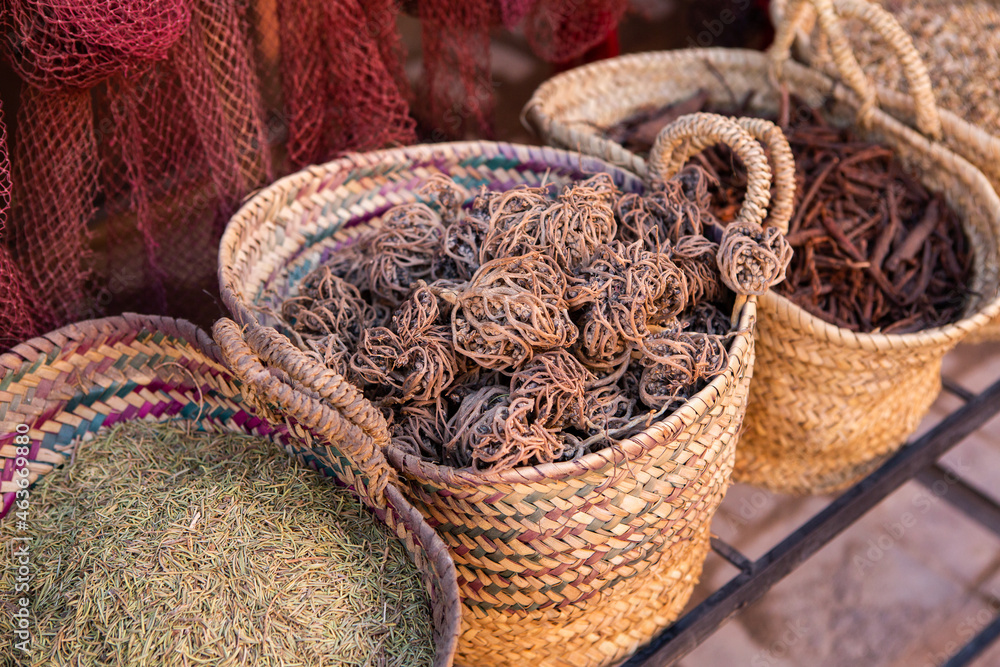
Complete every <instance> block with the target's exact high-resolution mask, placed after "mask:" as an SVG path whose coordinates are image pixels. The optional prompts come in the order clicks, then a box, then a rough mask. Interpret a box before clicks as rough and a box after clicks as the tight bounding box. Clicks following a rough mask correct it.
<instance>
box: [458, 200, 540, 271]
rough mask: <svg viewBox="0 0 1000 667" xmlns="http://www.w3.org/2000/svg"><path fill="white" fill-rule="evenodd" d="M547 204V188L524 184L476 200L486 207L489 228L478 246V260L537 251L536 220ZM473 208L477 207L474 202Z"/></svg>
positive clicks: (537, 232) (538, 233)
mask: <svg viewBox="0 0 1000 667" xmlns="http://www.w3.org/2000/svg"><path fill="white" fill-rule="evenodd" d="M551 204H552V198H551V197H550V196H549V191H548V189H546V188H529V187H527V186H521V187H517V188H514V189H513V190H508V191H507V192H504V193H503V194H501V195H499V196H493V197H489V198H488V199H485V201H484V203H480V204H479V207H485V209H486V213H487V215H488V217H487V219H488V220H489V227H488V229H487V231H486V237H485V238H484V239H483V243H482V245H481V246H480V247H479V263H480V264H486V263H487V262H488V261H490V260H491V259H494V258H499V257H515V256H517V255H523V254H525V253H529V252H532V251H537V250H541V249H542V248H541V242H540V240H539V239H540V238H541V231H540V229H539V222H540V220H541V216H542V213H544V212H545V211H546V210H548V208H549V206H550V205H551ZM473 210H474V211H475V210H479V209H478V208H477V205H476V204H473Z"/></svg>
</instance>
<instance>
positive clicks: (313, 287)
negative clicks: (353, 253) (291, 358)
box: [281, 265, 377, 346]
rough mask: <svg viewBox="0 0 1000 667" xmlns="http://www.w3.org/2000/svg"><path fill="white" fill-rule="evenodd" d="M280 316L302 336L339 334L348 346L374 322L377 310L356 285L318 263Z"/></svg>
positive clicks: (354, 343)
mask: <svg viewBox="0 0 1000 667" xmlns="http://www.w3.org/2000/svg"><path fill="white" fill-rule="evenodd" d="M281 315H282V317H283V318H284V319H285V321H287V322H288V323H290V324H291V325H292V328H293V329H294V330H295V331H297V332H299V333H300V334H302V337H303V339H306V340H308V339H311V338H317V337H320V338H322V337H326V336H330V335H331V334H335V335H336V336H338V337H339V338H340V339H341V340H343V342H344V343H345V344H346V345H348V346H354V345H356V344H357V342H358V339H359V338H360V337H361V332H362V331H364V330H365V329H367V328H369V327H371V326H373V325H374V323H375V319H376V317H377V313H376V312H375V309H374V308H372V307H371V306H370V305H369V304H368V303H367V302H366V301H365V300H364V299H363V298H362V297H361V292H360V291H358V288H357V287H355V286H354V285H351V284H350V283H348V282H346V281H345V280H343V279H342V278H340V277H338V276H336V275H335V274H334V273H333V272H332V271H331V269H330V267H329V266H326V265H321V266H319V267H317V268H316V269H314V270H313V271H311V272H310V273H309V275H307V276H306V277H305V279H304V280H303V283H302V287H301V295H300V296H297V297H293V298H290V299H287V300H286V301H285V303H284V304H282V306H281Z"/></svg>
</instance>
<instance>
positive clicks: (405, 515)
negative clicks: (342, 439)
mask: <svg viewBox="0 0 1000 667" xmlns="http://www.w3.org/2000/svg"><path fill="white" fill-rule="evenodd" d="M132 419H144V420H155V421H167V420H189V421H194V422H196V423H197V424H198V425H199V426H200V427H204V428H209V429H215V430H225V431H235V432H241V433H248V434H252V435H258V436H262V437H269V438H271V439H273V440H275V441H276V442H279V443H282V444H284V445H285V446H286V449H288V450H289V451H290V452H291V453H293V454H295V455H296V456H297V457H298V458H299V459H300V460H301V461H303V462H305V463H309V464H311V465H312V466H313V467H318V462H319V461H321V460H323V459H327V458H329V457H330V456H331V455H332V454H331V451H330V449H329V448H328V447H326V446H320V447H318V449H319V450H322V452H321V455H320V456H317V452H316V451H312V449H311V448H303V447H302V445H301V444H300V443H301V440H300V439H298V438H295V437H290V435H289V433H288V431H287V429H286V428H285V427H284V426H281V427H279V428H275V427H274V426H272V425H271V424H270V423H268V422H267V421H264V420H262V419H261V418H259V417H256V416H254V415H253V414H251V413H250V412H248V411H247V409H246V405H245V401H244V398H243V394H242V392H241V388H240V383H239V382H237V381H236V380H235V379H234V378H233V376H232V374H231V373H230V372H229V371H227V370H226V367H225V365H224V362H223V360H222V357H221V356H220V351H219V348H218V346H217V345H216V344H215V343H214V342H213V341H212V339H211V337H209V336H208V334H207V333H205V332H204V331H202V330H201V329H199V328H197V327H196V326H195V325H193V324H191V323H190V322H185V321H183V320H174V319H170V318H165V317H152V316H141V315H124V316H121V317H110V318H106V319H101V320H89V321H85V322H79V323H77V324H71V325H69V326H66V327H63V328H62V329H58V330H57V331H54V332H52V333H49V334H46V335H45V336H41V337H38V338H34V339H32V340H29V341H27V342H25V343H22V344H20V345H18V346H17V347H15V348H13V349H12V350H11V351H10V352H8V353H6V354H4V355H2V356H0V420H2V421H0V434H2V435H0V457H2V460H3V464H4V465H3V476H2V482H0V484H2V492H3V509H2V511H0V518H2V517H3V516H5V515H6V514H7V512H9V511H10V508H11V506H12V505H13V503H14V499H15V497H16V495H17V491H18V490H19V489H20V488H21V485H20V484H18V480H20V479H23V478H24V475H23V474H22V473H21V470H22V469H23V468H24V467H25V466H27V469H28V470H29V475H28V479H29V481H30V482H32V483H34V482H35V481H37V480H38V479H39V478H40V477H42V476H44V475H47V474H58V467H59V466H60V465H62V464H63V463H66V462H67V461H69V460H71V459H72V456H73V452H74V450H75V448H76V446H77V445H78V443H79V442H80V438H81V437H83V436H87V435H89V434H93V433H95V432H97V431H98V430H99V429H101V428H103V427H107V426H111V425H113V424H115V423H117V422H120V421H125V420H132ZM25 427H26V428H25ZM25 430H26V431H27V433H26V435H27V437H28V440H29V444H27V445H22V444H20V442H19V441H18V440H16V437H17V436H18V435H19V434H21V433H22V432H24V431H25ZM23 446H28V447H29V448H30V451H29V453H28V455H27V456H26V457H24V456H19V455H18V454H17V450H18V449H19V448H20V447H23ZM339 455H340V456H344V454H343V453H340V454H339ZM373 458H375V459H380V460H382V461H383V463H382V464H381V465H382V466H383V467H384V459H381V455H379V456H378V457H373ZM377 464H378V460H372V461H363V462H360V463H357V462H354V461H349V459H346V458H345V459H344V462H343V465H344V467H346V468H350V467H352V466H356V471H357V472H356V475H355V478H354V479H353V480H351V479H347V478H341V479H342V481H348V483H351V482H352V481H357V482H358V483H357V484H356V486H355V489H356V490H357V489H361V491H362V492H361V493H360V494H359V495H361V497H362V500H364V501H365V502H366V503H367V504H369V506H371V507H373V508H375V509H376V514H377V515H378V517H379V518H380V519H381V520H383V521H384V522H385V523H386V525H388V526H389V528H390V529H391V530H392V532H393V533H394V534H395V535H396V536H397V537H398V538H399V540H400V541H401V542H402V543H403V545H404V547H405V548H406V550H407V553H409V555H410V557H411V558H412V559H413V562H414V563H415V564H416V565H417V567H418V568H419V570H420V572H421V576H422V577H423V579H424V582H425V585H426V586H427V589H428V592H429V594H430V600H431V607H432V612H433V616H434V642H435V652H436V658H435V663H434V664H435V667H447V666H448V665H451V664H452V661H453V657H454V654H455V645H456V639H457V637H458V628H459V618H460V615H459V614H460V612H459V610H460V604H459V600H458V587H457V585H456V582H455V566H454V563H453V562H452V561H451V558H450V557H449V556H448V552H447V548H446V547H445V546H444V544H443V543H442V542H441V540H440V538H439V537H438V536H437V534H436V533H435V532H434V530H433V529H432V528H431V527H430V526H429V525H427V522H425V521H424V520H423V518H422V517H421V516H420V514H419V513H418V512H417V511H416V510H415V509H414V508H413V506H412V505H410V504H409V503H408V502H407V501H406V500H405V499H404V498H403V497H402V496H401V495H400V494H399V493H398V492H397V493H391V494H386V495H385V497H384V498H381V497H380V498H378V499H377V500H376V499H375V494H374V493H373V492H372V491H371V489H370V488H369V487H370V486H371V485H368V486H366V485H365V484H362V483H361V481H362V480H366V479H367V467H375V466H376V465H377ZM320 470H321V471H322V468H320Z"/></svg>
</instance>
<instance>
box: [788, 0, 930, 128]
mask: <svg viewBox="0 0 1000 667" xmlns="http://www.w3.org/2000/svg"><path fill="white" fill-rule="evenodd" d="M810 9H812V10H814V11H815V18H816V19H817V20H818V22H819V27H820V30H822V31H823V34H824V35H826V37H827V39H828V41H829V43H830V56H831V58H832V59H833V63H834V65H835V67H836V68H837V71H838V72H839V73H840V76H841V78H842V79H843V80H844V82H845V83H846V84H847V85H848V86H849V87H850V88H851V89H852V90H853V91H854V92H855V93H856V94H857V95H858V97H859V98H860V99H861V108H860V109H859V110H858V120H859V121H860V122H861V123H862V124H865V125H867V124H868V123H869V122H870V119H871V115H872V113H873V111H874V110H875V108H876V105H877V101H878V96H877V92H876V90H875V87H874V86H873V85H872V83H871V82H870V81H869V80H868V77H867V76H866V75H865V73H864V71H863V70H862V69H861V65H860V64H859V63H858V60H857V58H855V57H854V52H853V50H852V48H851V45H850V43H849V41H848V39H847V36H846V35H845V34H844V29H843V25H842V24H841V22H840V17H844V18H856V19H858V20H860V21H861V22H863V23H864V24H866V25H867V26H868V27H870V28H871V29H872V30H873V31H874V32H875V33H876V34H877V35H878V36H879V37H881V38H882V39H883V40H885V42H886V43H887V44H888V45H889V48H890V49H892V51H893V52H894V53H895V54H896V58H897V59H898V60H899V63H900V65H901V67H902V70H903V74H904V76H905V77H906V81H907V83H908V84H909V88H910V96H911V97H912V98H913V106H914V116H915V119H916V126H917V129H918V130H919V131H920V132H921V133H922V134H923V135H924V136H926V137H929V138H931V139H940V138H941V132H942V130H941V115H940V113H939V111H938V108H937V102H936V100H935V97H934V89H933V86H932V85H931V80H930V77H929V76H928V74H927V67H926V65H925V64H924V61H923V59H922V58H921V57H920V54H919V53H918V52H917V49H916V47H915V46H914V45H913V40H912V39H911V38H910V36H909V35H908V34H907V33H906V31H905V30H904V29H903V27H902V26H901V25H900V24H899V22H898V21H896V19H895V17H894V16H893V15H892V14H891V13H889V12H888V11H887V10H885V9H884V8H883V7H880V6H879V5H877V4H875V3H873V2H867V1H866V0H789V2H788V5H787V7H786V13H785V18H784V20H783V21H781V22H780V24H779V25H778V28H777V31H776V34H775V37H774V43H773V45H772V46H771V49H770V56H771V59H772V62H773V63H774V64H775V67H776V70H777V71H778V72H780V68H781V65H782V64H783V63H784V62H786V61H787V60H788V59H789V58H790V55H791V45H792V42H793V41H794V39H795V35H796V33H797V31H798V30H799V29H807V26H808V24H809V21H811V20H812V19H813V16H811V15H810V11H809V10H810Z"/></svg>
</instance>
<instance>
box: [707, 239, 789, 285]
mask: <svg viewBox="0 0 1000 667" xmlns="http://www.w3.org/2000/svg"><path fill="white" fill-rule="evenodd" d="M790 261H792V246H791V245H789V243H788V241H787V240H786V239H785V236H784V235H783V234H782V233H781V232H779V231H778V230H777V229H775V228H774V227H767V228H766V229H765V228H762V227H761V226H760V225H758V224H757V223H754V222H734V223H732V224H730V225H729V226H728V227H726V231H725V234H724V235H723V237H722V243H720V244H719V266H720V267H721V269H722V281H723V282H724V283H725V284H726V286H727V287H729V289H731V290H733V291H734V292H736V293H737V294H757V295H761V294H764V293H765V292H767V290H768V289H770V288H771V287H773V286H774V285H777V284H778V283H780V282H781V281H782V280H784V279H785V269H787V268H788V263H789V262H790Z"/></svg>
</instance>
